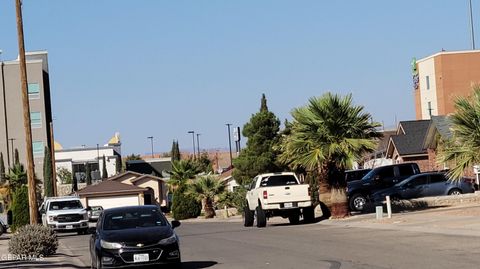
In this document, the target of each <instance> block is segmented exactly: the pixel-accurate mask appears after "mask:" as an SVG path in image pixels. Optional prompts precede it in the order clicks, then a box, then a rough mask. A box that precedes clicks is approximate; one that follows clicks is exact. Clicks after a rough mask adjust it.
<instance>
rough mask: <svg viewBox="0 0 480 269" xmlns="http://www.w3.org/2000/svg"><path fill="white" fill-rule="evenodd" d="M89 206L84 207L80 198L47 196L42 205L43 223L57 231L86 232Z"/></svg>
mask: <svg viewBox="0 0 480 269" xmlns="http://www.w3.org/2000/svg"><path fill="white" fill-rule="evenodd" d="M87 210H88V208H84V207H83V205H82V202H81V201H80V198H78V197H76V196H68V197H47V198H46V199H45V201H44V202H43V203H42V205H41V206H40V214H42V224H43V225H44V226H47V227H50V228H52V229H53V230H55V231H64V232H75V231H76V232H78V234H85V233H87V230H88V214H87V213H88V211H87Z"/></svg>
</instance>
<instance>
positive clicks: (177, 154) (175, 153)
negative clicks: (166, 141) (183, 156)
mask: <svg viewBox="0 0 480 269" xmlns="http://www.w3.org/2000/svg"><path fill="white" fill-rule="evenodd" d="M171 157H172V162H175V161H180V148H179V147H178V141H175V140H173V143H172V151H171Z"/></svg>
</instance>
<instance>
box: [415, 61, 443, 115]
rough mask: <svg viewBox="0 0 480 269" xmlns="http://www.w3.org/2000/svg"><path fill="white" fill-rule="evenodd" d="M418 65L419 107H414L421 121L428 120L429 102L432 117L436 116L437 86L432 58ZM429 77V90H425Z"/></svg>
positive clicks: (419, 62)
mask: <svg viewBox="0 0 480 269" xmlns="http://www.w3.org/2000/svg"><path fill="white" fill-rule="evenodd" d="M417 64H418V76H419V82H420V89H419V91H420V100H419V101H420V107H416V110H417V112H416V114H417V115H421V119H430V114H429V110H428V102H431V108H432V109H433V110H432V115H438V112H439V111H438V104H437V84H436V79H435V76H436V74H435V61H434V58H433V57H432V58H427V59H425V60H420V61H418V62H417ZM427 76H428V77H429V82H430V88H429V89H427V79H426V77H427Z"/></svg>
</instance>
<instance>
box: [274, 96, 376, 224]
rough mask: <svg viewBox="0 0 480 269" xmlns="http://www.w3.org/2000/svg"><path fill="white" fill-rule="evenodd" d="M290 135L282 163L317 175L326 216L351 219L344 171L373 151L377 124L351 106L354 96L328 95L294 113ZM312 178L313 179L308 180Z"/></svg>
mask: <svg viewBox="0 0 480 269" xmlns="http://www.w3.org/2000/svg"><path fill="white" fill-rule="evenodd" d="M292 116H293V119H294V120H293V123H292V126H291V133H290V134H289V135H287V136H285V137H283V138H282V141H281V144H280V146H279V148H280V150H281V151H282V153H281V154H280V156H279V161H281V162H282V163H284V164H287V165H289V167H291V168H292V169H297V168H303V169H305V170H306V171H308V172H310V173H313V174H315V173H318V177H319V182H318V184H319V192H320V201H321V205H322V211H324V215H326V216H329V214H331V216H332V217H334V218H342V217H345V216H347V215H348V203H347V196H346V186H347V184H346V181H345V178H344V176H343V172H344V171H345V169H349V168H351V166H352V163H353V161H354V160H357V159H360V158H361V156H362V155H363V154H364V153H366V152H370V151H373V150H374V149H375V146H376V142H375V138H378V137H381V134H380V133H379V132H377V131H376V127H378V126H380V124H378V123H374V122H371V116H370V114H369V113H366V112H364V111H363V106H355V105H353V104H352V96H351V94H349V95H347V96H345V97H341V96H339V95H336V94H331V93H326V94H324V95H323V96H321V97H313V98H310V100H309V103H308V104H307V105H306V106H304V107H300V108H296V109H294V110H293V111H292ZM307 178H311V177H307Z"/></svg>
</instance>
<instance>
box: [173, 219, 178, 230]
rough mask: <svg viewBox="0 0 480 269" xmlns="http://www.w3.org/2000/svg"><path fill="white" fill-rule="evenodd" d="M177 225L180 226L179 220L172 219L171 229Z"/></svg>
mask: <svg viewBox="0 0 480 269" xmlns="http://www.w3.org/2000/svg"><path fill="white" fill-rule="evenodd" d="M178 226H180V221H178V220H172V229H175V228H177V227H178Z"/></svg>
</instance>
